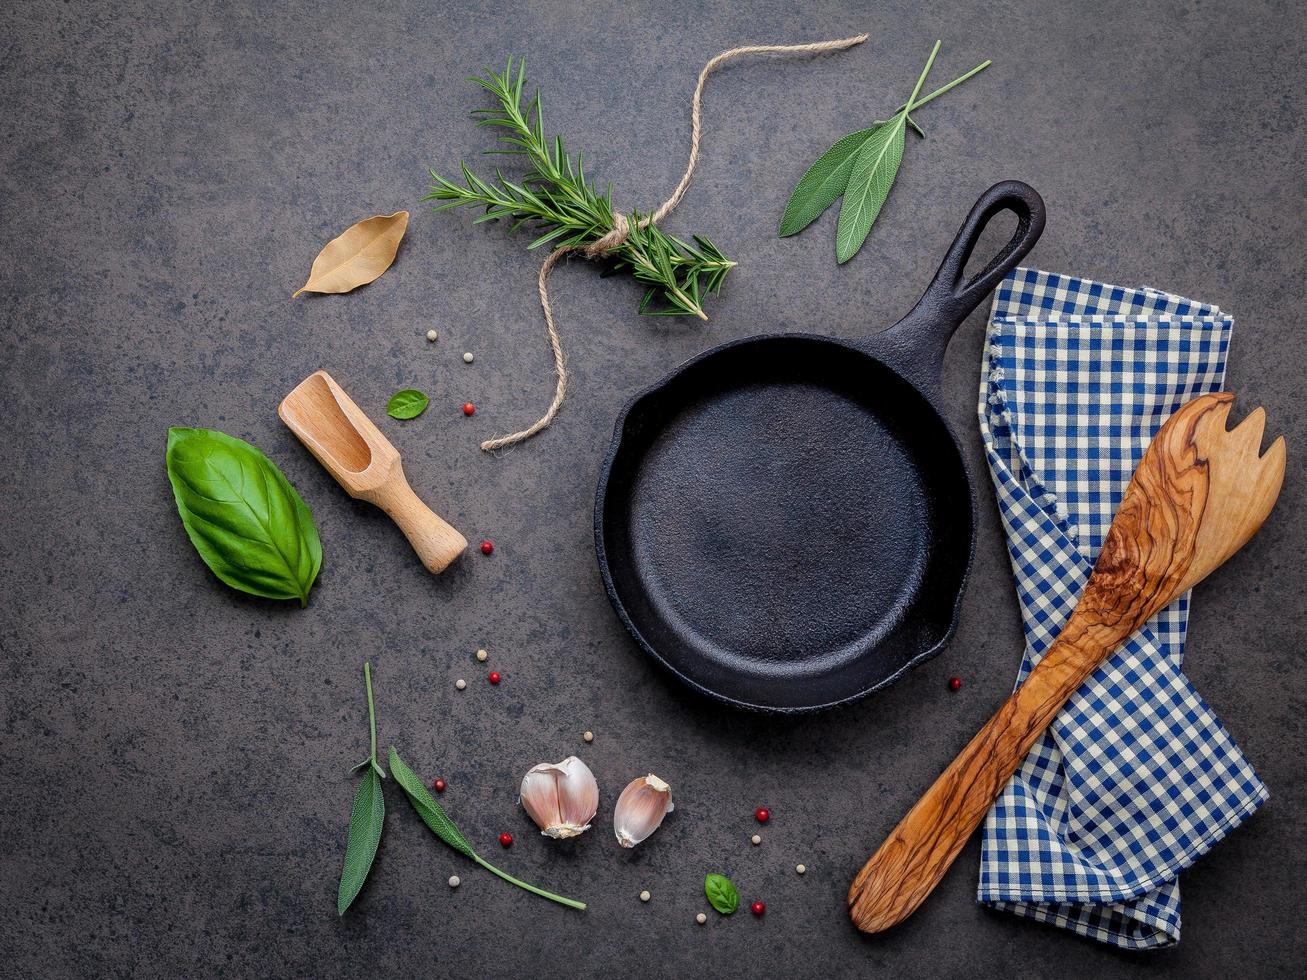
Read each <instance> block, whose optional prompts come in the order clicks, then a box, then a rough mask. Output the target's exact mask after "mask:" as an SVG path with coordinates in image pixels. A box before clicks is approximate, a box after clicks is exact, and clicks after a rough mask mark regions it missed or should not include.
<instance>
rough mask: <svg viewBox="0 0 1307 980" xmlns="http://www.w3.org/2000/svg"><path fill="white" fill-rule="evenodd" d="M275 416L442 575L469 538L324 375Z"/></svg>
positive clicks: (303, 385) (304, 384) (300, 388)
mask: <svg viewBox="0 0 1307 980" xmlns="http://www.w3.org/2000/svg"><path fill="white" fill-rule="evenodd" d="M277 414H278V415H280V416H281V420H282V421H283V422H285V423H286V425H287V426H288V427H289V428H290V430H291V432H293V433H295V435H296V436H297V437H298V438H299V440H300V442H302V443H304V445H305V446H306V447H307V448H308V450H309V452H311V453H312V454H313V455H314V456H316V457H317V459H318V462H319V463H321V464H322V465H323V466H325V467H326V469H327V472H328V473H330V474H331V475H332V476H334V477H335V478H336V482H337V483H339V484H340V485H341V486H342V487H344V488H345V492H346V493H348V494H349V495H350V496H351V497H355V498H357V499H359V500H366V501H368V502H369V503H373V504H376V505H377V506H378V507H380V508H381V509H382V510H383V511H385V512H386V513H387V514H388V515H389V516H390V519H391V520H393V521H394V522H395V523H396V524H398V525H399V529H400V530H401V531H403V532H404V535H405V537H407V538H408V540H409V543H410V544H411V545H413V550H414V551H416V552H417V553H418V557H419V558H420V559H422V564H423V565H425V566H426V568H427V571H429V572H432V573H439V572H443V571H444V570H445V568H446V567H448V565H449V563H450V562H452V561H453V560H454V559H455V558H457V557H458V556H459V555H461V554H462V553H463V550H464V549H465V548H467V539H466V538H464V537H463V535H461V534H459V533H458V531H456V530H454V528H452V527H450V526H449V525H448V524H446V523H445V522H444V521H443V520H441V519H440V518H439V517H438V516H437V515H436V514H435V512H434V511H432V510H431V508H430V507H428V506H427V505H426V504H424V503H423V502H422V500H421V499H420V498H419V497H418V495H417V494H415V493H414V492H413V488H412V487H410V486H409V485H408V480H406V479H405V478H404V467H403V464H402V462H401V460H400V456H399V451H398V450H397V449H396V448H395V447H394V446H392V445H391V444H390V440H389V439H387V438H386V437H385V436H383V435H382V434H381V431H380V430H379V429H378V428H377V427H376V426H375V425H374V424H373V423H372V420H371V419H370V418H368V417H367V415H365V414H364V413H363V410H362V409H361V408H359V407H358V406H357V405H355V404H354V400H353V399H352V398H350V397H349V395H347V394H345V391H344V389H343V388H341V386H340V385H338V384H337V383H336V379H335V378H333V377H332V376H331V375H329V374H328V373H327V372H326V371H315V372H314V373H313V374H310V375H309V376H308V377H307V378H305V379H304V380H303V381H301V382H300V383H299V385H297V386H296V388H295V390H294V391H292V392H291V393H290V394H289V395H287V396H286V397H285V398H284V399H282V402H281V404H280V405H279V406H278V407H277Z"/></svg>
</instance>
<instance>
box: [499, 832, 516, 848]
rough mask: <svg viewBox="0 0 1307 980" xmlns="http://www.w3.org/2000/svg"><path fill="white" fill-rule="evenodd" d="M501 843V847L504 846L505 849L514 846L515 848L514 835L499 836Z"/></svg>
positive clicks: (504, 834)
mask: <svg viewBox="0 0 1307 980" xmlns="http://www.w3.org/2000/svg"><path fill="white" fill-rule="evenodd" d="M499 843H500V844H501V845H503V846H504V847H512V846H513V835H512V834H509V833H503V834H500V835H499Z"/></svg>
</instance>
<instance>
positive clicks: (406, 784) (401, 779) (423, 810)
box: [390, 745, 585, 912]
mask: <svg viewBox="0 0 1307 980" xmlns="http://www.w3.org/2000/svg"><path fill="white" fill-rule="evenodd" d="M390 774H391V775H392V776H394V777H395V782H397V783H399V785H400V786H401V787H403V789H404V793H405V794H406V795H407V796H408V801H409V802H410V803H412V804H413V809H415V810H417V812H418V816H419V817H421V818H422V822H423V823H425V824H426V825H427V826H428V827H430V828H431V830H432V832H433V833H434V834H435V835H436V836H437V837H439V838H440V839H441V840H442V841H444V842H445V843H446V844H448V845H449V846H450V847H452V848H453V849H454V850H456V851H458V853H460V854H462V855H464V856H465V857H469V858H471V859H472V860H473V861H475V862H476V863H477V864H479V865H481V867H483V868H485V869H486V870H487V871H489V872H490V873H491V874H494V875H498V876H499V877H500V878H503V879H504V880H505V881H507V882H508V883H509V884H511V885H516V886H517V887H518V888H521V889H524V890H526V891H529V892H530V893H531V894H532V895H539V896H540V897H541V898H547V899H549V900H550V901H551V902H557V903H558V904H559V905H566V906H567V907H568V908H573V909H580V910H581V911H583V912H584V911H585V902H578V901H576V900H575V899H572V898H564V897H563V896H562V895H555V894H554V893H553V892H547V891H545V890H544V889H543V888H537V887H536V886H535V885H528V884H527V883H526V882H525V881H521V880H519V879H517V878H514V877H513V876H512V875H510V874H509V873H508V872H506V871H500V870H499V869H498V868H496V867H495V866H494V865H493V864H491V863H490V862H489V861H487V860H486V859H485V858H483V857H482V856H481V855H480V854H478V853H477V852H476V851H474V850H472V845H471V844H469V843H468V842H467V838H466V837H464V836H463V834H462V832H461V831H460V830H459V829H458V828H457V827H455V826H454V821H452V820H450V819H449V817H448V815H447V814H446V813H445V811H444V809H443V808H442V807H441V806H440V804H439V803H437V802H436V801H435V798H434V797H433V796H432V795H431V793H430V792H428V791H427V788H426V786H424V785H423V784H422V780H420V779H418V777H417V776H416V775H414V773H413V770H412V769H410V768H409V767H408V766H406V765H405V764H404V760H403V759H401V758H400V757H399V753H398V752H396V751H395V747H394V746H393V745H392V746H391V747H390Z"/></svg>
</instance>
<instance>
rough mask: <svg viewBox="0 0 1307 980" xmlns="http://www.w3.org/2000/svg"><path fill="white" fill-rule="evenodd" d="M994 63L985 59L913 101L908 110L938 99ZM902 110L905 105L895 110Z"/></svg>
mask: <svg viewBox="0 0 1307 980" xmlns="http://www.w3.org/2000/svg"><path fill="white" fill-rule="evenodd" d="M993 63H994V62H993V61H991V60H989V59H986V60H985V61H982V62H981V63H980V64H978V65H976V67H975V68H973V69H971V71H969V72H967V73H966V74H965V75H962V76H960V77H958V78H955V79H953V81H951V82H949V83H948V84H947V85H945V86H943V87H942V88H937V89H935V91H933V92H931V93H930V94H929V95H927V96H926V97H925V98H924V99H918V100H917V101H916V102H913V103H912V108H911V109H909V110H908V111H909V112H915V111H916V110H917V109H920V108H921V107H922V106H923V105H925V104H926V103H927V102H933V101H934V100H935V99H938V98H939V97H940V96H941V95H943V94H944V93H945V92H947V91H949V89H954V88H957V87H958V86H959V85H961V84H962V83H963V82H965V81H966V80H967V79H968V78H970V77H971V76H973V75H978V74H980V72H982V71H984V70H985V69H986V68H988V67H989V66H990V65H992V64H993ZM906 104H907V103H904V105H906ZM902 110H903V106H899V107H898V109H895V110H894V111H895V112H901V111H902Z"/></svg>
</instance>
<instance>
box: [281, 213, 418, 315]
mask: <svg viewBox="0 0 1307 980" xmlns="http://www.w3.org/2000/svg"><path fill="white" fill-rule="evenodd" d="M407 228H408V212H407V211H396V212H395V213H394V214H379V215H376V216H375V217H372V218H364V219H363V220H362V221H359V222H357V223H356V224H352V225H350V226H349V227H348V228H346V229H345V231H344V233H343V234H341V235H340V236H339V237H337V238H333V239H332V240H331V241H329V242H327V246H326V248H324V249H323V250H322V251H321V252H319V253H318V257H317V258H316V259H314V260H313V268H312V270H311V271H310V272H309V281H308V282H306V283H305V284H304V285H303V286H301V287H300V288H299V289H297V290H296V291H295V293H294V294H293V295H292V296H291V299H294V298H295V297H296V296H298V295H299V294H300V293H303V292H310V293H348V292H349V291H350V290H353V289H357V288H358V287H359V286H366V285H367V284H368V283H370V282H372V280H374V279H376V278H377V277H378V276H380V275H381V274H382V273H383V272H385V271H386V270H387V269H389V268H390V264H391V263H392V262H394V261H395V252H396V251H398V250H399V242H400V239H402V238H403V237H404V232H405V231H406V230H407Z"/></svg>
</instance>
